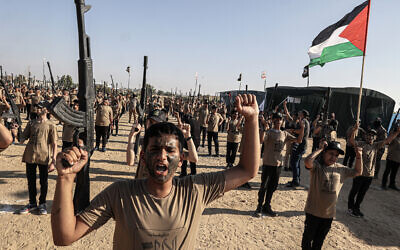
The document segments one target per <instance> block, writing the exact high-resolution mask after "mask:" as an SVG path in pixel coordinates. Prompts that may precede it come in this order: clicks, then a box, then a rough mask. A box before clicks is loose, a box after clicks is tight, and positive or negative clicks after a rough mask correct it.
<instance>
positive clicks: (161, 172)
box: [155, 164, 168, 175]
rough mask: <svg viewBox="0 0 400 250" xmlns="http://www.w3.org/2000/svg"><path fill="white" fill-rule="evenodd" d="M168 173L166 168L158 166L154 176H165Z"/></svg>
mask: <svg viewBox="0 0 400 250" xmlns="http://www.w3.org/2000/svg"><path fill="white" fill-rule="evenodd" d="M167 173H168V167H167V166H166V165H164V164H158V165H156V167H155V174H157V175H166V174H167Z"/></svg>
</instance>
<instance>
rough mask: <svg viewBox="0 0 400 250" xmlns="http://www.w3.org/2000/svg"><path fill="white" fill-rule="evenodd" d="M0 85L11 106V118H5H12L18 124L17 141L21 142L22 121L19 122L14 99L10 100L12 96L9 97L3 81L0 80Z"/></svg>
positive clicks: (17, 109)
mask: <svg viewBox="0 0 400 250" xmlns="http://www.w3.org/2000/svg"><path fill="white" fill-rule="evenodd" d="M0 82H1V85H2V86H3V88H4V93H5V94H6V97H7V99H8V101H9V102H10V106H11V111H12V112H13V115H12V116H8V117H7V118H12V119H15V121H16V122H17V124H18V133H17V139H18V141H21V135H22V127H21V126H22V121H21V116H20V114H19V108H18V107H17V105H16V104H15V102H14V99H13V98H12V96H11V95H10V93H9V92H8V89H7V86H6V83H5V82H4V81H3V79H0Z"/></svg>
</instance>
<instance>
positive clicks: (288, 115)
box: [283, 101, 293, 121]
mask: <svg viewBox="0 0 400 250" xmlns="http://www.w3.org/2000/svg"><path fill="white" fill-rule="evenodd" d="M283 110H284V111H285V114H286V117H287V119H288V120H289V121H293V117H292V116H291V115H290V113H289V111H288V109H287V106H286V101H284V102H283Z"/></svg>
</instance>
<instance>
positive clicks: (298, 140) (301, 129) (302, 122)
mask: <svg viewBox="0 0 400 250" xmlns="http://www.w3.org/2000/svg"><path fill="white" fill-rule="evenodd" d="M303 138H304V121H300V129H299V135H298V136H297V138H296V139H295V140H294V141H295V142H296V143H301V142H302V141H303Z"/></svg>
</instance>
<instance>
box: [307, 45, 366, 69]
mask: <svg viewBox="0 0 400 250" xmlns="http://www.w3.org/2000/svg"><path fill="white" fill-rule="evenodd" d="M363 54H364V53H363V52H362V51H361V50H360V49H359V48H357V47H356V46H354V44H352V43H350V42H347V43H340V44H337V45H334V46H330V47H326V48H324V50H323V52H322V54H321V56H320V57H318V58H314V59H312V60H311V61H310V67H312V66H315V65H324V64H325V63H327V62H332V61H336V60H339V59H343V58H348V57H355V56H363Z"/></svg>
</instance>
